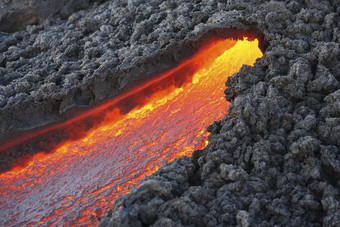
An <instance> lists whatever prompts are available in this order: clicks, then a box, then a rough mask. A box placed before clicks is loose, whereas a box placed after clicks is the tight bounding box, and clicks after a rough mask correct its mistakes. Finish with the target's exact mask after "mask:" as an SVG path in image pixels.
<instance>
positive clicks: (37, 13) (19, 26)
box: [0, 0, 103, 32]
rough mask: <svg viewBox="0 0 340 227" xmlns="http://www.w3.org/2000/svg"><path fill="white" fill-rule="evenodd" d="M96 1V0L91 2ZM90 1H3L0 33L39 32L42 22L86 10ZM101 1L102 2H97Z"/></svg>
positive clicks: (1, 4) (0, 8)
mask: <svg viewBox="0 0 340 227" xmlns="http://www.w3.org/2000/svg"><path fill="white" fill-rule="evenodd" d="M92 1H96V0H92ZM92 1H91V0H29V1H27V0H3V1H1V2H0V31H3V32H16V31H21V30H24V29H25V28H26V26H27V25H33V27H31V26H29V27H28V28H27V30H29V31H30V30H32V29H33V30H37V29H38V30H39V29H42V27H41V26H34V25H38V24H42V23H43V21H44V20H45V19H47V18H49V17H51V16H53V15H55V14H57V13H59V14H60V16H61V17H62V18H64V19H65V18H67V17H69V16H70V15H71V14H72V13H74V12H76V11H79V10H83V9H87V8H88V7H89V5H90V2H92ZM99 1H103V0H99Z"/></svg>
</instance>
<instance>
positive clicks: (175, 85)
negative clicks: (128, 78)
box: [0, 39, 263, 226]
mask: <svg viewBox="0 0 340 227" xmlns="http://www.w3.org/2000/svg"><path fill="white" fill-rule="evenodd" d="M262 55H263V54H262V52H261V50H260V49H259V47H258V40H257V39H254V40H252V41H248V40H247V39H243V40H238V41H237V40H234V39H226V40H221V39H214V40H211V41H210V42H208V44H207V45H205V46H204V47H203V49H201V50H200V51H199V52H198V53H197V54H196V55H195V56H193V57H192V58H190V59H188V60H186V61H184V62H182V63H181V64H179V66H178V67H176V68H175V69H172V70H170V71H168V72H165V73H163V74H162V75H161V76H158V77H156V78H154V79H153V80H151V81H149V82H148V83H147V85H145V86H144V88H145V89H146V90H148V89H149V90H150V89H151V90H153V91H157V92H146V90H145V89H140V90H139V91H138V92H136V93H131V94H128V95H126V94H122V95H121V96H118V97H116V98H114V99H113V102H114V103H116V104H117V105H116V106H115V107H114V108H112V109H111V111H110V113H107V114H106V117H105V120H104V121H102V123H101V124H100V125H99V126H98V127H96V128H93V129H91V130H89V131H88V132H87V133H86V136H85V137H83V138H81V139H78V140H74V141H66V142H64V143H62V144H60V145H59V146H58V147H57V148H55V150H54V151H53V152H51V153H49V154H43V153H39V154H37V155H35V156H33V157H32V158H31V159H30V161H29V162H28V163H27V164H26V165H25V166H24V167H20V166H19V167H17V168H13V169H11V170H8V171H6V172H3V173H1V174H0V182H1V186H0V213H1V216H0V225H1V226H3V225H12V226H27V225H42V226H60V225H66V226H69V225H84V226H92V225H95V224H96V223H97V222H98V221H97V219H96V217H98V216H102V215H103V214H104V213H105V211H106V210H108V209H109V207H112V206H113V202H114V201H115V200H116V198H117V197H118V196H120V195H123V194H126V193H128V192H129V191H130V189H131V188H132V187H136V186H138V184H139V183H140V182H141V181H142V180H143V179H144V178H145V177H147V176H149V175H151V174H152V173H153V172H155V171H157V170H158V169H159V168H160V167H161V166H162V165H164V164H165V163H167V162H170V161H172V160H174V159H176V158H179V157H181V156H183V155H186V156H190V155H191V154H192V152H193V151H194V150H197V149H202V148H204V147H205V146H206V144H207V143H208V141H207V136H208V132H207V131H206V130H205V129H206V128H207V126H209V125H210V124H211V123H212V122H213V121H214V120H219V119H222V117H223V116H225V115H226V114H227V108H228V102H227V101H226V100H225V98H224V93H223V91H224V89H225V86H224V84H225V82H226V80H227V77H228V76H230V75H232V74H234V73H236V72H238V70H239V69H240V67H241V66H242V65H243V64H247V65H253V63H254V62H255V61H256V59H257V58H259V57H262ZM187 71H189V72H187ZM182 74H183V75H182ZM174 75H177V76H174ZM180 78H182V80H181V79H180ZM183 78H184V79H183ZM122 97H124V98H122ZM123 100H125V101H124V102H123V103H122V101H123ZM127 103H134V104H133V105H126V104H127ZM99 108H100V107H99ZM91 113H95V111H94V112H93V111H92V112H91Z"/></svg>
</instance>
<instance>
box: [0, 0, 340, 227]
mask: <svg viewBox="0 0 340 227" xmlns="http://www.w3.org/2000/svg"><path fill="white" fill-rule="evenodd" d="M41 29H42V30H41ZM339 29H340V2H339V1H338V0H329V1H325V0H324V1H322V0H321V1H316V0H305V1H303V0H299V1H297V0H292V1H288V0H286V1H264V0H262V1H258V0H244V1H237V0H228V1H224V0H219V1H218V0H211V1H200V0H195V1H190V2H189V1H184V0H176V1H164V2H163V1H160V0H150V1H143V0H133V1H123V0H122V1H116V0H115V1H107V2H105V3H103V4H101V5H99V6H98V7H91V8H89V9H88V10H83V11H79V12H77V13H74V14H72V15H71V16H70V17H69V18H68V20H67V21H63V20H61V19H58V18H51V19H48V20H46V21H45V22H44V25H43V27H39V29H32V27H30V29H28V32H17V33H13V34H6V33H1V34H0V52H1V55H0V84H1V86H0V108H1V109H0V122H1V124H0V139H1V140H2V141H4V140H6V139H8V138H9V137H10V136H11V135H15V134H18V133H20V132H22V131H26V130H31V129H34V128H38V127H40V126H43V125H48V124H53V123H56V122H61V121H65V119H67V118H68V114H69V113H70V112H72V110H73V109H74V108H79V107H82V106H83V107H84V106H85V107H92V106H93V105H95V104H97V103H99V102H101V101H103V100H106V99H108V98H111V97H114V96H116V95H118V94H120V93H121V92H122V91H123V90H124V89H126V88H127V87H128V86H130V85H131V84H134V83H137V82H138V81H141V80H144V79H145V78H147V77H148V76H149V75H151V74H153V73H155V72H160V71H164V70H166V69H169V68H171V67H173V66H175V65H176V64H178V62H179V61H180V60H182V59H184V58H186V57H188V56H191V55H192V54H193V53H194V52H195V51H196V50H197V49H198V48H199V46H200V44H201V42H202V40H205V39H206V38H209V37H213V36H216V35H217V36H228V35H227V34H226V33H227V32H228V31H229V32H230V31H235V30H239V31H246V30H252V31H257V32H258V34H256V36H258V35H259V34H262V35H263V36H262V37H260V38H261V41H262V44H261V45H262V49H263V50H266V51H265V53H264V56H263V57H262V58H261V59H259V60H258V61H257V62H256V63H255V65H254V67H250V66H243V67H242V68H241V70H240V72H239V73H237V74H235V75H233V76H232V77H231V78H229V79H228V81H227V83H226V85H227V86H228V88H227V89H226V91H225V94H226V98H227V100H228V101H230V102H231V103H232V105H231V107H230V109H229V115H226V116H225V117H224V118H223V120H221V121H218V122H214V123H213V124H212V125H211V126H210V127H209V128H208V130H209V131H210V132H211V135H210V136H209V144H208V145H207V147H206V148H204V149H203V150H199V151H196V152H194V154H193V156H192V157H191V158H188V157H182V158H180V159H177V160H175V161H173V162H171V163H169V164H167V165H166V166H164V167H162V168H161V169H160V170H158V171H157V172H156V173H155V174H153V175H152V176H150V177H149V178H148V179H147V180H145V181H144V182H143V183H142V184H141V185H140V186H139V187H138V188H136V189H133V190H132V191H131V193H130V194H127V195H125V196H122V197H120V198H119V199H118V200H117V202H116V203H115V206H114V207H113V208H112V210H111V212H109V213H107V214H106V215H105V216H104V217H103V218H102V219H101V221H100V223H99V225H100V226H108V225H110V226H145V225H153V226H225V225H230V226H236V225H239V226H274V225H278V226H339V225H340V197H339V196H340V195H339V193H340V191H339V188H340V148H339V146H340V87H339V82H340V50H339V41H340V30H339ZM232 36H233V35H232Z"/></svg>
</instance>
